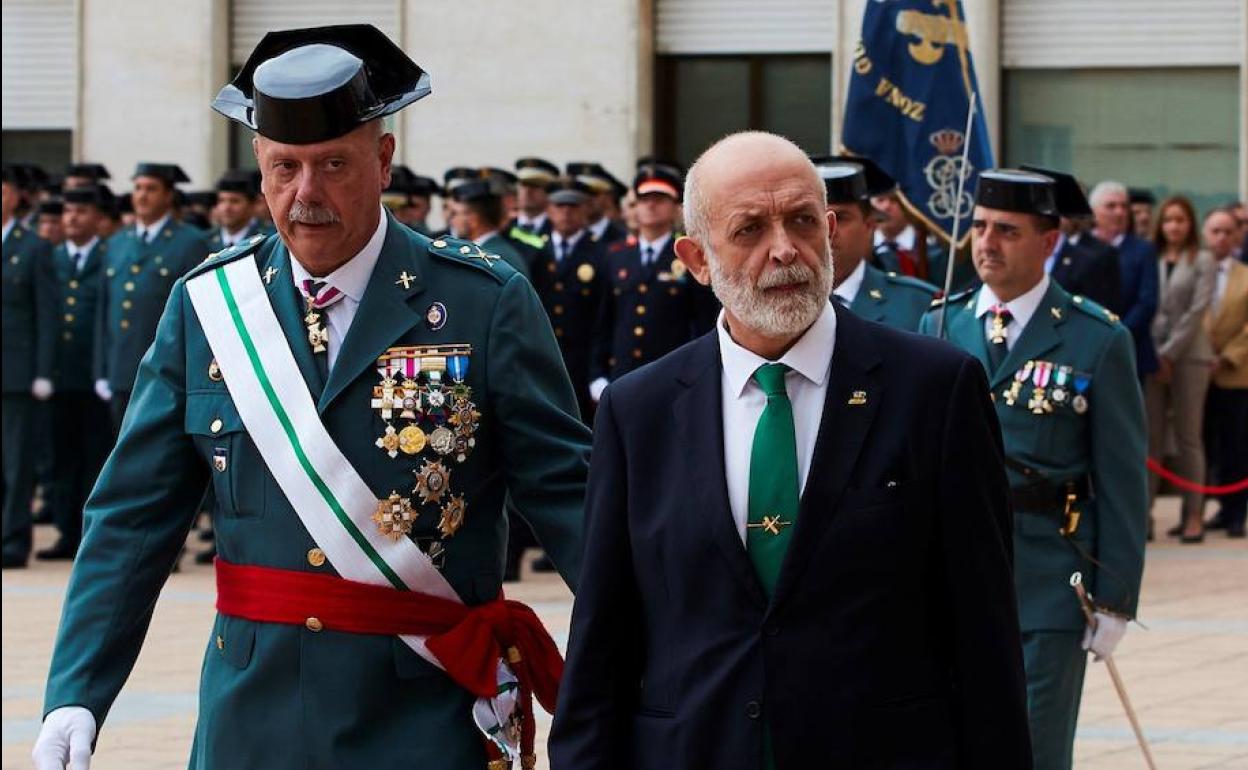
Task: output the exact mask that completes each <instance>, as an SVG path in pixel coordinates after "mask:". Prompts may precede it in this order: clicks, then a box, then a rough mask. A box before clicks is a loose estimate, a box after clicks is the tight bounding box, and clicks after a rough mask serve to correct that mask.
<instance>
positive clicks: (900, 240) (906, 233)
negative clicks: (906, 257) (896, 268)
mask: <svg viewBox="0 0 1248 770" xmlns="http://www.w3.org/2000/svg"><path fill="white" fill-rule="evenodd" d="M915 236H916V233H915V230H914V225H906V229H904V230H902V231H901V232H900V233H898V234H897V237H896V238H889V237H888V236H887V235H885V234H884V233H883V231H881V230H880V228H878V227H877V228H875V245H876V246H879V245H880V244H883V243H895V244H897V248H899V249H904V250H906V251H914V239H915Z"/></svg>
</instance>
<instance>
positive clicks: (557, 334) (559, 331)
mask: <svg viewBox="0 0 1248 770" xmlns="http://www.w3.org/2000/svg"><path fill="white" fill-rule="evenodd" d="M555 336H556V337H562V336H563V329H555Z"/></svg>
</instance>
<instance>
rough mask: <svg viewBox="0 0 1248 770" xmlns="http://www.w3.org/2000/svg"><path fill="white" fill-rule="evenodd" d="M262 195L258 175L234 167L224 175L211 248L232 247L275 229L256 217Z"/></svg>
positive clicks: (215, 209) (209, 241) (218, 183)
mask: <svg viewBox="0 0 1248 770" xmlns="http://www.w3.org/2000/svg"><path fill="white" fill-rule="evenodd" d="M258 194H259V190H257V189H256V185H255V179H254V175H253V174H252V173H251V172H250V171H244V170H242V169H233V170H231V171H227V172H225V173H224V174H222V175H221V178H220V179H218V180H217V191H216V193H215V196H216V200H215V201H214V203H215V205H214V207H213V208H214V211H215V214H216V223H217V226H216V227H214V228H213V229H212V230H211V231H210V234H209V236H208V248H209V250H211V251H221V250H222V249H228V248H230V247H231V246H235V245H237V244H239V243H242V242H243V241H246V240H249V239H251V237H252V236H254V235H258V234H260V233H263V234H265V235H268V234H269V232H271V231H270V230H269V229H268V228H266V227H264V226H263V225H261V224H260V220H259V219H257V218H256V216H255V210H256V196H257V195H258Z"/></svg>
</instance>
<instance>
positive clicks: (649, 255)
mask: <svg viewBox="0 0 1248 770" xmlns="http://www.w3.org/2000/svg"><path fill="white" fill-rule="evenodd" d="M653 259H654V249H653V248H652V247H651V246H650V244H648V243H647V244H646V245H645V246H642V247H641V264H642V266H643V267H649V265H650V262H651V261H652V260H653Z"/></svg>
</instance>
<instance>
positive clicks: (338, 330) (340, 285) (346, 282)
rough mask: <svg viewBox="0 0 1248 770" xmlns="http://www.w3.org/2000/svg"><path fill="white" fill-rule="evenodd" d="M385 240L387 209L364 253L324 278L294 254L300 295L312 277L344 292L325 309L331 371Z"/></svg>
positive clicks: (292, 262)
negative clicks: (318, 276)
mask: <svg viewBox="0 0 1248 770" xmlns="http://www.w3.org/2000/svg"><path fill="white" fill-rule="evenodd" d="M385 242H386V212H385V211H382V212H381V221H379V222H378V223H377V230H376V231H375V232H373V237H372V238H370V239H369V241H368V243H366V244H364V248H362V249H360V253H358V254H356V255H355V256H354V257H352V258H351V259H350V260H348V261H347V263H346V264H344V265H343V266H342V267H339V268H338V269H337V270H335V271H334V272H332V273H330V274H329V275H327V276H325V277H324V278H316V277H315V276H313V275H312V274H311V273H309V272H308V271H307V270H305V269H304V267H303V265H301V264H299V261H298V260H297V259H295V255H294V254H291V255H290V272H291V275H293V276H294V279H295V288H297V289H298V290H299V296H300V297H302V296H303V282H304V280H306V279H308V278H313V279H314V280H318V281H324V282H325V283H327V284H329V285H330V286H333V287H334V288H335V289H337V290H338V291H340V292H342V293H343V295H344V296H343V298H342V299H340V300H338V301H337V302H335V303H334V304H332V305H330V306H329V307H328V308H326V309H325V310H324V311H323V312H324V315H325V327H326V329H328V330H329V342H328V343H327V344H326V348H327V350H326V355H327V356H328V358H327V359H326V361H327V363H328V364H329V371H333V369H334V362H335V361H337V360H338V351H339V350H340V349H341V348H342V341H343V340H344V339H346V337H347V330H348V329H350V328H351V322H352V321H353V320H355V311H356V310H358V309H359V307H360V300H361V299H363V298H364V290H365V289H367V288H368V281H369V279H370V278H372V277H373V268H374V267H375V266H376V265H377V258H378V257H379V256H381V247H382V245H383V244H385Z"/></svg>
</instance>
